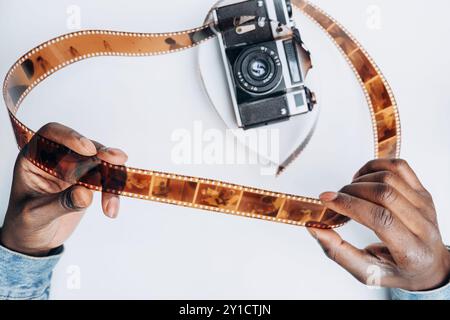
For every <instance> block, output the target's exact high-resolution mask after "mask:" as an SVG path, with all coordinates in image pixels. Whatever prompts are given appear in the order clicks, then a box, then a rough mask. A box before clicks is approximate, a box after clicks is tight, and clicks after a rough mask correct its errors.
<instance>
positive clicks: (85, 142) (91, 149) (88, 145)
mask: <svg viewBox="0 0 450 320" xmlns="http://www.w3.org/2000/svg"><path fill="white" fill-rule="evenodd" d="M80 143H81V145H82V146H83V148H84V150H85V151H86V152H87V153H89V154H92V155H95V154H96V153H97V150H96V149H95V146H94V144H93V143H92V141H91V140H89V139H88V138H85V137H81V138H80Z"/></svg>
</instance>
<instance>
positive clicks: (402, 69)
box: [0, 0, 450, 299]
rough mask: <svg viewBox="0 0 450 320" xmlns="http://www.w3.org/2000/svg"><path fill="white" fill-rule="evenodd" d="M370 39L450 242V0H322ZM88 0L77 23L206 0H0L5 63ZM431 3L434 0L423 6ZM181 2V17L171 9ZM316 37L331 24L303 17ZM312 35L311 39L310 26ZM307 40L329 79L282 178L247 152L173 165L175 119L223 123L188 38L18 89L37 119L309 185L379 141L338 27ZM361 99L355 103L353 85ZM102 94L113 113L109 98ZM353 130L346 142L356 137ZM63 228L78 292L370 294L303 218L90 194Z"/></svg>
mask: <svg viewBox="0 0 450 320" xmlns="http://www.w3.org/2000/svg"><path fill="white" fill-rule="evenodd" d="M314 2H315V3H317V4H319V5H321V6H322V7H323V8H324V9H326V10H327V11H328V12H330V13H331V14H332V15H334V16H335V17H336V18H338V19H339V21H341V22H342V23H343V24H344V25H345V26H347V27H348V28H349V29H350V30H351V31H352V32H353V34H354V35H355V36H356V37H357V38H358V39H359V40H360V41H361V42H362V43H363V44H364V45H365V47H366V48H367V49H368V51H369V52H370V53H371V54H372V56H373V57H374V58H375V60H376V61H377V63H378V64H379V65H380V67H381V68H382V70H383V71H384V73H385V75H386V76H387V78H388V80H389V82H390V83H391V85H392V87H393V89H394V91H395V94H396V97H397V99H398V102H399V104H400V108H401V116H402V125H403V130H404V134H403V137H404V144H403V152H402V155H403V157H405V158H407V159H408V160H409V161H410V162H411V164H412V165H413V167H414V168H415V169H416V170H417V172H418V174H419V176H420V177H421V178H422V179H423V182H424V183H425V185H426V186H427V187H428V188H429V189H430V191H431V192H432V193H433V195H434V198H435V202H436V206H437V209H438V212H439V221H440V224H441V229H442V233H443V236H444V239H445V240H446V242H447V243H450V216H449V212H450V200H449V197H448V192H449V190H450V179H449V177H450V169H449V163H450V126H449V121H450V117H449V115H450V112H449V109H448V108H449V106H450V98H449V90H448V88H449V81H448V75H449V73H450V62H449V58H448V57H449V56H450V47H449V45H448V41H447V38H448V34H449V33H450V23H449V22H448V19H447V14H448V11H449V9H450V5H449V3H448V2H447V1H443V0H439V1H438V0H434V1H429V2H427V6H426V7H424V2H423V1H418V0H409V1H406V0H402V1H400V0H399V1H388V0H372V1H366V0H341V1H325V0H320V1H319V0H315V1H314ZM73 4H76V5H78V6H80V8H81V14H82V15H81V17H82V28H85V29H90V28H98V29H112V30H127V31H152V32H164V31H169V30H181V29H185V28H188V27H195V26H197V25H198V24H199V23H200V22H201V21H202V20H203V18H204V15H205V13H206V12H207V10H208V9H209V7H210V6H211V4H212V1H208V0H172V1H158V2H156V1H144V0H139V1H137V0H135V1H132V2H131V1H125V0H117V1H114V2H112V1H107V0H83V1H81V0H71V1H67V0H59V1H56V0H54V1H50V0H42V1H33V0H16V1H7V0H0V39H1V40H2V47H1V50H0V74H6V72H7V70H8V68H9V67H10V65H11V64H12V63H13V62H14V61H15V60H16V58H17V57H19V55H20V54H22V53H24V52H26V51H27V50H28V49H30V48H31V47H33V46H35V45H37V44H39V43H41V42H43V41H45V40H47V39H49V38H51V37H54V36H57V35H60V34H62V33H66V32H68V31H69V30H68V29H67V27H66V19H67V15H66V10H67V7H68V6H69V5H73ZM373 4H375V5H378V6H379V7H380V9H381V14H382V28H381V29H380V30H372V29H370V28H368V27H367V26H366V20H367V12H366V10H367V8H368V6H369V5H373ZM428 10H429V11H428ZM174 17H176V18H174ZM309 37H310V39H314V38H315V37H317V38H319V37H324V35H323V34H322V33H321V31H319V30H316V31H313V30H311V34H310V35H309ZM308 45H309V47H311V49H312V47H313V45H314V44H313V43H312V41H309V42H308ZM316 46H317V47H316V49H315V51H314V52H313V54H314V56H315V59H320V61H321V68H324V69H325V70H329V72H330V73H331V74H332V75H333V74H334V76H330V77H329V78H328V77H327V78H326V79H321V80H322V82H321V84H320V86H321V87H323V88H324V89H325V88H326V89H327V90H323V91H326V94H324V95H323V96H322V97H321V100H322V104H323V109H322V113H321V116H320V122H319V127H318V129H317V132H316V135H315V136H314V138H313V141H312V143H311V144H310V146H309V147H308V149H307V150H306V152H305V153H304V154H303V155H302V157H301V158H300V159H299V160H298V161H297V162H296V163H295V165H294V166H293V167H292V168H291V169H290V170H289V171H288V172H287V175H284V176H282V177H281V178H279V179H274V178H272V177H262V176H261V175H260V174H259V168H258V167H256V166H242V165H237V166H225V165H224V166H199V165H197V166H194V165H192V166H183V167H180V166H176V165H174V164H172V162H171V158H170V154H171V148H172V147H173V144H172V143H171V140H170V137H171V134H172V132H173V130H174V129H176V128H187V129H192V123H193V121H194V120H202V121H203V122H204V126H205V128H222V129H224V125H223V122H222V120H221V119H220V118H219V117H218V115H217V114H216V113H215V112H214V111H213V110H212V108H211V106H210V105H209V104H208V100H207V97H206V95H205V93H204V92H203V91H202V89H201V86H200V85H199V76H198V74H197V69H196V66H195V61H196V51H195V50H191V51H187V52H183V53H180V54H177V55H170V56H162V57H154V58H134V59H132V58H129V59H128V58H102V59H96V60H90V61H85V62H82V63H79V64H78V65H75V66H71V67H69V68H67V69H66V70H64V71H61V72H59V73H58V74H56V75H54V76H53V77H51V78H50V79H48V80H47V81H46V82H45V83H43V84H42V85H41V86H40V87H39V88H38V89H37V90H36V91H35V92H33V93H32V94H31V95H30V96H29V97H28V99H27V100H26V102H25V104H24V105H23V109H26V111H27V112H22V113H21V115H22V119H23V120H24V121H25V123H28V124H30V125H31V126H32V127H33V128H38V127H39V126H40V125H42V124H44V123H46V122H48V121H60V122H63V123H65V124H67V125H69V126H72V127H74V128H76V129H77V130H79V131H80V132H82V133H84V134H85V135H87V136H89V137H92V138H95V139H97V140H100V141H102V142H104V143H105V144H108V145H112V146H117V147H121V148H123V149H126V150H127V151H128V153H129V154H130V164H131V165H133V166H139V167H144V168H152V169H161V170H167V171H175V172H180V173H188V174H195V175H199V176H206V177H212V178H221V179H225V180H228V181H232V182H237V183H245V184H251V185H255V186H259V187H264V188H271V189H274V190H279V191H287V192H294V193H298V194H305V195H311V196H317V194H318V193H320V192H321V191H324V190H326V189H337V188H339V187H340V186H342V185H343V184H345V183H347V182H348V181H349V180H350V177H351V175H352V174H353V172H354V171H356V170H357V169H358V168H359V167H360V166H361V165H362V164H363V163H364V162H365V161H366V160H368V159H369V158H370V157H371V155H372V150H371V148H372V146H370V148H369V146H367V141H371V132H370V129H369V127H368V123H369V122H368V121H369V120H368V116H369V115H368V111H367V110H366V108H365V105H364V104H363V101H364V100H363V97H362V94H361V92H360V90H359V89H358V88H357V86H356V81H355V80H354V78H353V76H352V74H351V73H350V72H348V67H347V66H346V64H345V62H344V60H343V59H336V57H335V56H336V55H337V54H338V53H337V50H336V49H335V48H334V47H333V45H332V44H331V42H322V41H321V42H317V45H316ZM358 99H360V101H361V106H363V107H361V108H358V109H355V108H353V107H352V106H349V105H348V103H347V101H349V100H350V101H355V100H358ZM105 110H108V114H106V113H105ZM0 121H1V123H2V124H3V125H2V126H0V145H1V146H2V150H3V152H2V157H1V160H0V161H1V162H0V166H1V170H0V177H1V178H2V181H3V183H2V184H0V208H1V210H2V212H4V211H5V210H6V206H7V200H8V195H9V188H10V181H11V170H12V167H13V163H14V159H15V156H16V154H17V150H16V146H15V143H14V140H13V136H12V133H11V128H10V126H9V123H8V119H7V114H6V112H5V111H3V112H0ZM350 146H351V147H350ZM96 200H97V202H96V206H94V207H93V208H91V209H90V210H89V212H88V214H87V215H86V217H85V219H84V220H83V222H82V224H81V225H80V227H79V228H78V230H77V231H76V233H75V234H74V236H73V237H72V238H71V239H70V241H68V242H67V246H66V253H65V255H64V257H63V259H62V260H61V262H60V263H59V265H58V267H57V269H56V271H55V275H54V279H53V291H52V297H53V298H56V299H81V298H88V299H89V298H105V299H108V298H141V299H154V298H193V299H195V298H207V299H212V298H238V299H240V298H273V299H282V298H286V299H296V298H311V299H314V298H338V299H347V298H356V299H359V298H368V299H377V298H383V297H385V293H384V291H383V290H370V289H367V288H366V287H365V286H363V285H360V284H359V283H357V282H356V281H355V280H354V279H353V278H352V277H351V276H350V275H348V274H347V273H346V272H345V271H344V270H341V269H340V268H339V267H338V266H337V265H335V264H333V263H332V262H330V261H328V260H327V259H326V258H325V257H324V256H323V254H322V252H321V251H320V249H319V248H318V246H317V245H316V243H315V242H314V241H313V240H312V239H311V238H310V236H309V235H308V234H307V232H306V231H305V230H304V229H302V228H296V227H292V226H285V225H279V224H273V223H266V222H262V221H253V220H249V219H241V218H236V217H228V216H224V215H215V214H212V213H205V212H200V211H196V210H189V209H184V208H177V207H171V206H167V205H160V204H153V203H147V202H144V201H135V200H130V199H123V201H122V215H121V217H120V218H119V220H117V221H115V222H111V221H109V220H107V219H106V218H104V217H103V216H102V215H101V212H100V208H99V206H98V197H97V199H96ZM340 232H341V234H342V235H343V236H344V237H345V238H346V239H347V240H349V241H351V242H353V243H354V244H356V245H358V246H364V245H367V244H369V243H370V242H373V241H375V237H374V236H373V235H372V234H371V233H370V232H368V231H367V230H366V229H364V228H363V227H360V226H358V225H356V224H355V223H351V224H349V225H348V226H346V227H344V228H342V229H341V230H340ZM70 266H78V267H79V268H80V271H81V288H80V289H79V290H71V289H69V288H68V286H67V281H68V279H69V274H68V271H70Z"/></svg>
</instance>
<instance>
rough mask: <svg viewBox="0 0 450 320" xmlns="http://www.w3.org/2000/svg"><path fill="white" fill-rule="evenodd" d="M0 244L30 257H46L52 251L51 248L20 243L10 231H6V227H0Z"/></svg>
mask: <svg viewBox="0 0 450 320" xmlns="http://www.w3.org/2000/svg"><path fill="white" fill-rule="evenodd" d="M0 245H1V246H3V247H4V248H6V249H8V250H11V251H13V252H17V253H20V254H24V255H27V256H30V257H46V256H48V255H49V253H50V252H51V251H52V250H51V249H38V248H26V247H24V246H22V245H20V242H18V241H15V240H14V239H13V237H10V236H9V233H8V232H5V231H4V228H0Z"/></svg>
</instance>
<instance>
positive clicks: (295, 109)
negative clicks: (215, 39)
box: [213, 0, 315, 129]
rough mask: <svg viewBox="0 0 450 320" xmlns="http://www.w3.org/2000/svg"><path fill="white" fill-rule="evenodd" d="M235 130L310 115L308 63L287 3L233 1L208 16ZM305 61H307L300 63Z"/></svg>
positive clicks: (286, 0) (278, 0)
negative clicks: (217, 45) (213, 28)
mask: <svg viewBox="0 0 450 320" xmlns="http://www.w3.org/2000/svg"><path fill="white" fill-rule="evenodd" d="M213 17H214V20H215V24H216V26H217V27H218V31H219V42H220V47H221V52H222V56H223V60H224V63H225V69H226V73H227V78H228V84H229V87H230V92H231V97H232V102H233V107H234V110H235V113H236V118H237V122H238V125H239V127H241V128H244V129H249V128H254V127H259V126H263V125H267V124H271V123H274V122H278V121H283V120H288V119H289V118H290V117H292V116H295V115H300V114H304V113H307V112H309V111H312V109H313V107H314V104H315V97H314V94H313V93H312V92H311V91H310V90H309V89H308V88H307V87H306V86H305V84H304V77H305V74H306V72H307V70H304V69H305V68H306V67H305V66H306V65H308V64H310V60H309V59H310V57H309V52H308V51H307V50H306V49H305V48H304V47H303V43H302V40H301V37H300V32H299V30H298V29H296V28H295V23H294V21H293V20H292V4H291V1H290V0H247V1H238V2H236V1H234V2H233V3H231V4H230V3H228V4H225V5H221V6H219V7H217V8H216V9H215V10H214V11H213ZM305 60H309V61H305Z"/></svg>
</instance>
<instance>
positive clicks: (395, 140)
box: [3, 0, 401, 228]
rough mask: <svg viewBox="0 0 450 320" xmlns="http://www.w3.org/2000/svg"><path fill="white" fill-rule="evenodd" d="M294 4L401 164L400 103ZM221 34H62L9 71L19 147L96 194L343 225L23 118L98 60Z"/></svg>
mask: <svg viewBox="0 0 450 320" xmlns="http://www.w3.org/2000/svg"><path fill="white" fill-rule="evenodd" d="M292 2H293V4H295V6H296V7H297V8H298V9H299V10H301V11H302V12H303V13H304V14H305V15H307V16H308V17H310V18H311V19H312V20H313V21H315V22H316V23H317V24H318V25H319V26H320V27H321V28H322V29H323V30H324V31H325V32H326V33H327V34H328V35H329V36H330V37H331V39H332V40H333V42H334V43H335V44H336V45H337V47H338V48H339V50H340V51H341V52H342V54H343V55H344V57H345V58H346V60H347V61H348V63H349V65H350V66H351V67H352V69H353V70H354V72H355V74H356V76H357V78H358V80H359V81H360V84H361V87H362V89H363V91H364V93H365V95H366V98H367V103H368V106H369V109H370V112H371V115H372V119H371V120H372V125H373V128H374V141H375V157H376V158H396V157H398V156H399V153H400V141H401V134H400V133H401V131H400V119H399V114H398V109H397V104H396V102H395V99H394V96H393V93H392V91H391V89H390V87H389V85H388V83H387V81H386V79H385V78H384V76H383V75H382V73H381V71H380V70H379V68H378V67H377V66H376V64H375V63H374V61H373V60H372V59H371V58H370V56H369V55H368V54H367V52H366V51H365V50H364V48H363V47H362V46H361V45H360V44H359V43H358V42H357V41H356V40H355V39H354V38H353V37H352V36H351V35H350V34H349V32H347V31H346V30H345V29H344V28H343V27H342V26H341V25H340V24H339V23H338V22H337V21H336V20H334V19H333V18H331V17H330V16H329V15H327V14H326V13H324V12H323V11H322V10H320V9H319V8H317V7H315V6H313V5H312V4H310V3H309V2H307V1H304V0H293V1H292ZM215 35H216V34H215V31H214V26H211V25H205V26H203V27H200V28H197V29H192V30H187V31H182V32H174V33H157V34H155V33H128V32H114V31H105V30H89V31H80V32H75V33H71V34H67V35H63V36H61V37H58V38H55V39H52V40H50V41H47V42H45V43H43V44H41V45H40V46H38V47H36V48H34V49H32V50H31V51H29V52H28V53H27V54H25V55H24V56H22V57H21V58H20V59H19V60H18V61H17V63H15V64H14V66H13V67H12V68H11V69H10V71H9V72H8V74H7V76H6V79H5V82H4V86H3V96H4V99H5V103H6V106H7V109H8V112H9V116H10V118H11V123H12V127H13V130H14V133H15V136H16V140H17V144H18V146H19V148H20V149H23V152H24V154H25V155H26V156H27V158H28V159H29V161H31V162H32V163H33V164H35V165H36V166H37V167H39V168H40V169H42V170H44V171H45V172H47V173H49V174H51V175H53V176H55V177H58V178H60V179H62V180H64V181H66V182H69V183H73V184H80V185H83V186H85V187H87V188H89V189H92V190H96V191H101V192H107V193H113V194H118V195H121V196H126V197H133V198H137V199H143V200H149V201H156V202H163V203H168V204H173V205H179V206H186V207H193V208H198V209H204V210H209V211H214V212H221V213H225V214H230V215H238V216H244V217H249V218H257V219H264V220H268V221H274V222H280V223H286V224H293V225H299V226H308V227H316V228H336V227H339V226H342V225H343V224H345V223H346V222H347V221H348V219H347V218H346V217H344V216H341V215H339V214H336V213H334V212H331V211H328V210H327V209H326V208H325V207H324V206H323V205H322V204H321V202H320V201H319V200H318V199H312V198H308V197H302V196H296V195H289V194H284V193H278V192H272V191H267V190H260V189H255V188H251V187H246V186H240V185H235V184H230V183H226V182H220V181H215V180H210V179H202V178H196V177H187V176H182V175H177V174H170V173H162V172H154V171H149V170H142V169H137V168H129V167H125V166H115V165H112V164H109V163H106V162H104V161H101V160H100V159H98V158H96V157H84V156H81V155H79V154H77V153H75V152H73V151H71V150H70V149H68V148H67V147H65V146H63V145H60V144H57V143H55V142H53V141H51V140H48V139H46V138H45V137H42V136H40V135H38V134H35V133H34V132H33V131H32V130H31V129H29V128H28V127H27V126H26V125H25V124H23V123H22V122H21V121H20V120H19V119H18V117H17V112H18V110H19V107H20V105H21V103H22V102H23V100H24V99H25V97H26V96H27V95H28V94H29V93H30V91H31V90H33V89H34V88H35V87H36V86H37V85H38V84H39V83H40V82H42V81H43V80H44V79H46V78H47V77H48V76H50V75H52V74H53V73H55V72H56V71H58V70H60V69H62V68H64V67H65V66H68V65H70V64H72V63H75V62H77V61H80V60H83V59H88V58H93V57H99V56H151V55H160V54H169V53H174V52H177V51H181V50H186V49H189V48H192V47H195V46H197V45H199V44H201V43H202V42H204V41H207V40H209V39H212V38H214V37H215Z"/></svg>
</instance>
